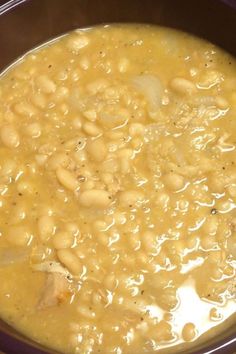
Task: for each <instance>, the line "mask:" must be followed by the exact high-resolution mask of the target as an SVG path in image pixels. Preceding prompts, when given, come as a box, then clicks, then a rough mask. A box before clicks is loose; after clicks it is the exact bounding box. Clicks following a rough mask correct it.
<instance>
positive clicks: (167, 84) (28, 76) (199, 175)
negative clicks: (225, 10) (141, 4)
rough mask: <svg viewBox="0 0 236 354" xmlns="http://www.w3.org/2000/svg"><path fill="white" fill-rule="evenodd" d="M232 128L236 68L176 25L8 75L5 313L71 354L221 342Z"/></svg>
mask: <svg viewBox="0 0 236 354" xmlns="http://www.w3.org/2000/svg"><path fill="white" fill-rule="evenodd" d="M235 119H236V63H235V59H234V58H232V57H230V56H229V55H228V54H227V53H224V52H223V51H222V50H221V49H219V48H217V47H215V46H214V45H213V44H210V43H207V42H205V41H203V40H201V39H198V38H195V37H192V36H190V35H188V34H186V33H181V32H177V31H173V30H170V29H167V28H160V27H154V26H144V25H112V26H105V27H95V28H92V29H88V30H78V31H74V32H71V33H69V34H67V35H65V36H63V37H61V38H59V39H57V40H56V41H53V42H51V43H47V44H45V45H44V46H42V47H40V48H38V49H36V50H33V51H32V52H30V53H28V54H26V55H25V56H24V57H23V58H22V59H21V60H19V61H18V62H17V63H15V64H14V65H13V66H11V67H10V68H9V69H8V70H7V71H6V72H5V73H3V74H2V76H1V78H0V211H1V213H0V281H1V285H0V316H1V317H2V318H3V319H4V320H5V321H7V322H8V323H9V324H10V325H12V326H14V327H15V328H17V329H18V330H19V331H21V332H22V333H24V334H26V335H27V336H28V337H30V338H32V339H34V340H35V341H37V342H39V343H41V344H43V345H45V346H48V347H51V348H53V349H55V350H58V351H60V352H63V353H86V354H87V353H102V354H105V353H116V354H128V353H130V354H131V353H137V354H142V353H153V352H156V351H161V352H162V351H164V352H165V351H167V352H170V351H171V350H174V351H175V352H177V351H178V348H189V347H191V346H192V345H194V344H195V343H196V341H197V340H199V338H200V340H201V338H202V336H204V340H207V338H208V337H210V335H211V333H214V334H216V333H219V332H221V331H223V330H224V329H225V328H226V327H227V326H228V321H226V320H227V319H230V321H231V322H232V321H233V320H234V319H235V318H234V317H233V316H234V314H235V310H236V303H235V296H236V290H235V286H236V280H235V268H236V267H235V264H236V262H235V257H236V245H235V243H236V233H235V230H236V215H235V205H236V204H235V200H236V158H235V157H236V151H235V144H236V120H235ZM212 331H213V332H212ZM179 345H180V347H175V346H179ZM171 348H172V349H171Z"/></svg>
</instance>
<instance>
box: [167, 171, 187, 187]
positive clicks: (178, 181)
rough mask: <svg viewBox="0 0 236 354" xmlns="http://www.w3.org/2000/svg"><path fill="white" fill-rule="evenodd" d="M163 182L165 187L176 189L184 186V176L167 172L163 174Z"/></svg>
mask: <svg viewBox="0 0 236 354" xmlns="http://www.w3.org/2000/svg"><path fill="white" fill-rule="evenodd" d="M164 183H165V185H166V186H167V188H169V189H171V190H173V191H177V190H180V189H182V188H183V187H184V177H183V176H181V175H178V174H177V173H169V174H167V175H165V176H164Z"/></svg>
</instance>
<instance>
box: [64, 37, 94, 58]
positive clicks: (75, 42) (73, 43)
mask: <svg viewBox="0 0 236 354" xmlns="http://www.w3.org/2000/svg"><path fill="white" fill-rule="evenodd" d="M89 42H90V40H89V38H88V37H87V36H85V35H74V36H73V37H71V38H69V40H68V41H67V48H68V49H69V50H70V51H72V52H74V53H75V54H78V53H79V52H80V50H81V49H82V48H85V47H86V46H87V45H88V44H89Z"/></svg>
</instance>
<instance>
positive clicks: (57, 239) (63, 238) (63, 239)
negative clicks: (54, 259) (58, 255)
mask: <svg viewBox="0 0 236 354" xmlns="http://www.w3.org/2000/svg"><path fill="white" fill-rule="evenodd" d="M73 241H74V237H73V235H72V234H71V233H69V232H65V231H60V232H58V233H56V234H55V235H54V237H53V246H54V247H55V248H56V249H62V248H70V247H71V246H72V245H73Z"/></svg>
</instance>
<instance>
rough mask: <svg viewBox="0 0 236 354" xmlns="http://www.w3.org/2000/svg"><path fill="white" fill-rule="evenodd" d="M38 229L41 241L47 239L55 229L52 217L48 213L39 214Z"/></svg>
mask: <svg viewBox="0 0 236 354" xmlns="http://www.w3.org/2000/svg"><path fill="white" fill-rule="evenodd" d="M38 230H39V236H40V238H41V240H42V241H43V242H45V241H48V239H49V238H50V237H51V236H52V235H53V234H54V233H55V230H56V225H55V221H54V218H53V217H52V216H48V215H44V216H41V217H40V219H39V221H38Z"/></svg>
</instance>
